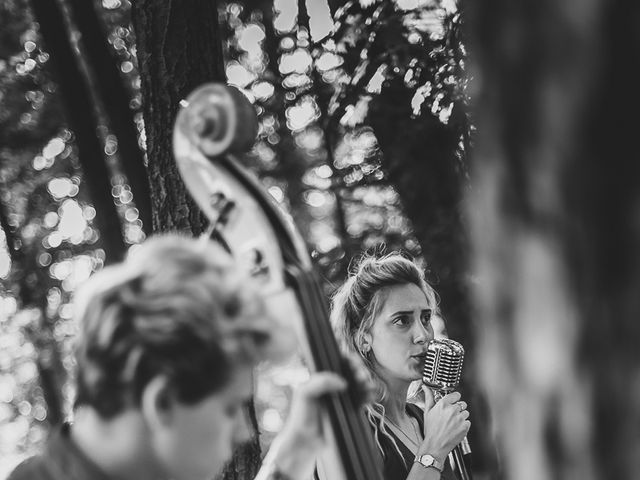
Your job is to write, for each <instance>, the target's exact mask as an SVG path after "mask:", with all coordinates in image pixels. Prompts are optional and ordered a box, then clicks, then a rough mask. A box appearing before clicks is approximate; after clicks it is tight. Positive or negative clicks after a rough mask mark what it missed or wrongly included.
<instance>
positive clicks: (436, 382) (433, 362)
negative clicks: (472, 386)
mask: <svg viewBox="0 0 640 480" xmlns="http://www.w3.org/2000/svg"><path fill="white" fill-rule="evenodd" d="M463 363H464V348H463V347H462V345H460V344H459V343H458V342H456V341H455V340H451V339H449V338H442V339H434V340H431V342H429V345H428V346H427V356H426V360H425V364H424V370H423V374H422V383H424V384H425V385H426V386H428V387H429V388H431V389H432V390H433V391H434V396H435V400H436V401H438V400H440V399H441V398H442V397H444V396H445V395H446V394H448V393H450V392H452V391H454V390H455V389H456V388H457V387H458V384H459V383H460V378H461V376H462V364H463ZM470 453H471V446H470V445H469V441H468V440H467V437H464V439H463V440H462V442H460V444H459V445H457V446H456V447H455V448H454V449H453V450H452V451H451V453H450V454H449V461H450V462H451V464H452V466H455V468H456V469H457V470H458V473H459V475H460V478H461V480H471V474H470V472H469V471H468V470H470V469H468V468H467V465H466V462H465V461H464V458H463V456H464V455H468V454H470Z"/></svg>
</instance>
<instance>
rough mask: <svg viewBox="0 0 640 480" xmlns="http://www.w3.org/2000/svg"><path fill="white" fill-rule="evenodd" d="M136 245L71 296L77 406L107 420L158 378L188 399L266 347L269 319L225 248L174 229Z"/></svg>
mask: <svg viewBox="0 0 640 480" xmlns="http://www.w3.org/2000/svg"><path fill="white" fill-rule="evenodd" d="M132 250H134V251H133V252H132V253H131V254H130V255H129V256H128V257H127V259H126V260H125V261H124V262H122V263H121V264H118V265H115V266H110V267H106V268H105V269H103V270H102V271H100V272H98V273H96V274H95V275H93V276H92V277H91V278H90V279H89V282H88V283H87V285H86V286H85V287H84V288H83V289H81V291H79V292H78V294H77V296H76V302H75V305H76V320H77V321H78V322H79V324H80V335H79V338H78V343H77V347H76V360H77V398H76V402H75V404H76V406H78V405H90V406H91V407H93V408H94V409H95V410H96V411H97V412H98V413H99V414H100V415H101V416H102V417H103V418H111V417H113V416H115V415H117V414H118V413H120V412H121V411H123V410H124V409H126V408H129V407H136V406H138V405H139V403H140V399H141V396H142V393H143V391H144V388H145V386H146V385H147V384H148V382H149V381H150V380H151V379H153V378H154V377H155V376H157V375H163V376H165V377H166V378H167V380H168V384H169V388H170V391H171V393H172V395H173V396H174V397H175V398H176V399H177V400H178V401H179V402H181V403H185V404H193V403H196V402H198V401H200V400H202V399H203V398H205V397H207V396H208V395H210V394H211V393H214V392H216V391H219V390H220V389H222V388H223V387H225V386H226V385H227V383H228V381H229V380H230V377H231V375H233V370H234V367H235V366H237V365H239V364H240V365H252V364H254V363H256V362H257V361H259V360H261V359H262V358H263V356H264V355H265V352H266V351H267V349H268V348H272V345H268V344H269V343H270V342H271V334H270V332H271V331H273V328H274V325H273V320H271V319H270V317H268V316H267V315H266V314H264V309H263V305H262V303H261V299H260V298H259V297H258V295H257V294H256V293H255V292H254V291H253V290H252V289H251V287H250V285H248V284H247V281H246V280H245V279H244V278H242V277H241V276H240V274H239V273H238V269H237V267H236V265H235V264H234V262H233V261H232V259H231V258H230V257H229V255H228V254H227V253H226V252H225V251H224V250H222V248H220V247H218V246H217V245H216V244H214V243H213V242H211V241H209V240H205V241H203V240H195V239H192V238H188V237H183V236H180V235H177V234H170V235H161V236H157V237H152V238H150V239H149V240H147V241H146V242H145V243H144V244H142V245H141V246H139V247H136V248H135V249H132Z"/></svg>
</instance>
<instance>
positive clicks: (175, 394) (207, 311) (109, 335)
mask: <svg viewBox="0 0 640 480" xmlns="http://www.w3.org/2000/svg"><path fill="white" fill-rule="evenodd" d="M76 309H77V310H76V312H77V316H76V318H77V321H78V323H79V325H80V334H79V338H78V342H77V350H76V361H77V378H76V383H77V398H76V401H75V406H74V420H73V423H66V424H64V425H63V426H62V427H61V428H59V429H57V430H55V431H54V432H53V434H52V435H51V437H50V438H49V440H48V442H47V444H46V446H45V449H44V451H43V453H42V454H41V455H39V456H36V457H33V458H30V459H27V460H25V461H24V462H23V463H22V464H20V465H19V466H18V467H17V468H16V469H15V470H14V472H13V473H12V474H11V475H10V477H9V479H10V480H22V479H33V480H39V479H47V480H50V479H51V480H53V479H56V480H57V479H69V480H82V479H101V480H108V479H119V480H129V479H131V480H133V479H136V480H146V479H149V480H151V479H173V480H205V479H211V478H213V477H214V476H215V475H216V474H218V473H220V471H221V470H222V468H223V467H224V465H225V464H226V462H228V460H229V459H230V458H231V456H232V453H233V451H234V448H235V447H236V446H238V445H239V444H241V443H243V442H246V441H247V440H249V439H250V438H251V435H252V431H251V427H250V424H248V422H249V419H248V417H247V416H246V405H247V402H248V401H249V400H250V397H251V392H252V369H253V367H254V366H255V365H256V363H257V362H259V361H261V360H265V359H269V358H273V357H274V356H278V355H282V354H283V353H285V352H283V351H282V350H283V348H284V347H282V346H281V345H278V340H277V338H276V337H277V336H278V333H277V332H278V331H279V330H281V329H279V328H278V326H277V325H276V324H275V322H274V320H273V319H272V318H270V317H269V316H268V315H267V314H266V313H265V305H264V303H263V302H262V299H261V298H260V297H259V296H258V295H257V294H256V293H255V292H254V291H252V290H251V288H250V286H249V285H248V283H247V281H246V279H245V278H243V277H242V276H241V275H240V274H239V273H238V269H237V268H235V265H234V263H233V261H232V259H231V258H230V257H229V256H228V254H227V253H226V252H224V251H223V250H222V249H221V248H220V247H219V246H217V245H216V244H214V243H213V242H211V241H208V240H205V241H202V240H195V239H191V238H187V237H182V236H178V235H175V234H173V235H165V236H158V237H153V238H150V239H149V240H147V241H146V242H145V243H144V244H142V245H141V246H140V247H138V248H137V249H136V250H135V251H134V252H133V253H132V254H130V255H129V256H128V258H127V259H126V260H125V261H124V262H123V263H121V264H119V265H115V266H110V267H107V268H105V269H104V270H102V271H100V272H98V273H96V274H95V275H94V276H93V277H92V278H91V279H90V280H89V282H88V284H87V285H86V286H85V287H84V288H83V289H82V290H81V291H80V292H79V293H78V295H77V296H76ZM345 388H346V383H345V382H344V380H343V379H342V378H340V377H339V376H337V375H334V374H332V373H317V374H314V375H312V376H311V378H310V379H309V380H308V381H307V383H306V384H303V385H302V386H300V388H298V390H297V391H296V393H295V395H294V400H293V402H292V407H291V411H290V414H289V418H288V420H287V423H286V424H285V426H284V428H283V430H282V432H281V433H280V435H279V436H278V437H277V438H276V440H274V442H273V444H272V448H271V450H270V451H269V453H268V454H267V456H266V457H265V460H264V462H263V466H262V468H261V470H260V472H259V474H258V476H257V477H256V478H257V479H261V480H268V479H273V480H275V479H288V478H292V479H293V478H295V479H298V478H304V477H308V476H309V475H310V474H311V473H312V472H313V468H314V461H315V455H316V454H317V452H318V450H319V449H320V447H321V446H322V444H323V443H322V438H321V431H320V422H319V405H318V404H319V398H320V397H321V396H322V395H324V394H328V393H332V392H336V391H340V390H343V389H345Z"/></svg>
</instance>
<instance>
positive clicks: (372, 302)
mask: <svg viewBox="0 0 640 480" xmlns="http://www.w3.org/2000/svg"><path fill="white" fill-rule="evenodd" d="M435 314H437V302H436V295H435V292H434V291H433V289H432V288H431V287H430V286H429V285H428V284H427V283H426V281H425V279H424V275H423V273H422V272H421V270H420V269H419V268H418V267H417V266H416V265H415V264H414V263H413V262H412V261H410V260H408V259H407V258H405V257H403V256H402V255H400V254H398V253H392V254H389V255H387V256H384V257H381V258H373V257H365V258H364V259H363V260H362V261H361V262H360V264H359V266H358V268H357V271H356V272H355V273H353V274H351V275H350V277H349V279H348V280H347V281H346V282H345V284H344V285H343V286H342V287H340V288H339V289H338V291H337V292H336V293H335V295H334V297H333V303H332V312H331V321H332V325H333V328H334V331H335V333H336V335H337V337H338V341H339V342H340V344H341V347H342V348H343V350H344V351H345V353H349V354H352V355H353V354H355V355H356V356H358V357H359V358H360V359H361V361H362V363H363V365H364V367H365V368H366V369H367V370H368V371H369V373H370V375H371V377H372V380H373V381H374V383H375V384H376V387H377V392H376V401H374V402H372V403H371V404H370V405H368V406H367V417H368V420H369V422H370V423H371V425H372V428H373V433H374V437H375V443H376V445H377V446H378V448H379V450H380V452H381V453H382V456H383V461H384V477H385V478H386V479H388V480H399V479H407V480H416V479H422V480H432V479H438V478H441V477H442V478H454V477H453V472H452V471H451V469H450V467H449V466H448V464H447V462H446V461H445V460H446V458H447V455H448V454H449V452H450V451H451V450H452V449H453V448H454V447H455V446H456V445H457V444H459V443H460V442H461V441H462V439H463V438H464V436H465V435H466V433H467V431H468V430H469V426H470V422H469V420H468V418H469V413H468V411H467V410H466V407H467V405H466V403H465V402H464V401H462V400H460V394H459V393H457V392H453V393H450V394H448V395H446V396H445V397H443V398H442V399H441V400H440V401H439V402H437V403H436V404H435V405H434V404H433V403H434V402H433V396H432V394H431V392H430V391H429V390H428V389H426V387H424V388H425V398H426V399H427V401H426V404H425V407H426V408H425V410H424V412H423V411H422V409H420V408H419V407H417V406H416V405H413V404H410V403H407V391H408V389H409V386H410V385H411V384H412V383H413V382H415V381H416V380H420V379H421V378H422V370H423V366H424V361H425V354H426V351H427V344H428V343H429V341H430V340H431V339H433V336H434V334H433V326H432V323H431V320H432V318H433V316H434V315H435Z"/></svg>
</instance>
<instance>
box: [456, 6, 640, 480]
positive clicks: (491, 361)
mask: <svg viewBox="0 0 640 480" xmlns="http://www.w3.org/2000/svg"><path fill="white" fill-rule="evenodd" d="M470 9H471V10H472V12H471V16H470V17H469V19H468V20H469V25H472V27H473V28H472V29H470V33H471V36H472V38H473V42H472V44H471V54H470V58H472V59H473V60H474V69H473V71H474V76H475V77H476V78H477V79H478V81H477V82H476V83H475V89H476V91H475V93H474V95H473V97H474V99H475V102H476V105H475V111H476V112H477V114H478V132H479V134H478V142H477V147H476V148H475V150H474V165H473V176H472V178H473V186H474V188H473V194H472V195H471V196H470V197H469V205H468V208H469V217H470V219H471V220H472V235H473V242H472V244H473V246H474V257H475V262H474V263H475V265H474V270H475V271H476V273H477V276H478V281H477V284H476V285H477V288H476V292H475V293H476V304H477V305H478V313H479V318H478V326H479V327H480V328H478V329H476V333H477V336H476V338H477V342H478V350H477V356H476V365H477V367H478V368H477V372H478V380H479V383H480V385H482V386H483V388H484V390H485V391H486V392H487V394H488V396H489V399H490V402H491V405H492V411H493V412H494V414H495V421H496V423H495V425H496V430H497V431H498V432H499V435H498V437H499V448H500V451H501V453H502V458H503V462H504V477H505V478H509V479H519V480H520V479H526V478H543V479H547V478H566V479H569V478H580V479H609V478H639V477H640V456H639V455H638V452H639V451H640V422H639V421H638V419H639V417H640V402H639V401H638V400H639V390H638V388H637V386H638V379H639V378H640V376H639V371H640V360H639V357H638V354H637V350H638V341H639V340H640V323H639V322H638V319H639V318H640V296H638V291H639V288H640V277H639V274H640V268H639V266H640V263H639V260H640V254H639V252H640V250H639V248H638V246H639V245H640V230H639V229H638V225H639V224H638V218H639V217H638V205H640V203H639V201H640V182H639V179H640V163H639V162H638V146H637V132H636V129H637V124H638V122H637V112H638V108H639V107H640V94H639V91H638V84H639V81H640V74H639V73H638V72H639V70H638V68H637V64H638V60H639V59H640V42H639V41H638V32H639V30H638V19H640V4H639V3H638V2H634V1H625V0H622V1H615V2H607V1H597V2H580V3H579V4H574V5H571V6H570V5H568V4H567V3H561V2H553V1H550V2H545V1H543V2H527V1H518V0H516V1H512V0H507V1H501V0H497V1H493V0H492V1H488V2H476V4H475V5H474V6H473V7H472V6H471V5H470Z"/></svg>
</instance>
